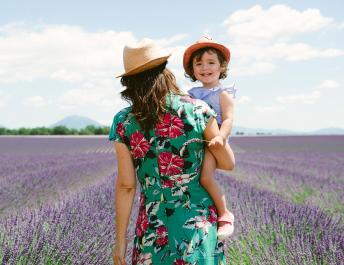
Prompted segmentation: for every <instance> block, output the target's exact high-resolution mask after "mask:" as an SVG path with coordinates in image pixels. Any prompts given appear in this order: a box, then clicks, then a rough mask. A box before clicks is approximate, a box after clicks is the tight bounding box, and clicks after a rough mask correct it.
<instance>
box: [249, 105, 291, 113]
mask: <svg viewBox="0 0 344 265" xmlns="http://www.w3.org/2000/svg"><path fill="white" fill-rule="evenodd" d="M255 110H256V111H259V112H265V113H274V112H278V111H282V110H285V107H284V106H256V107H255Z"/></svg>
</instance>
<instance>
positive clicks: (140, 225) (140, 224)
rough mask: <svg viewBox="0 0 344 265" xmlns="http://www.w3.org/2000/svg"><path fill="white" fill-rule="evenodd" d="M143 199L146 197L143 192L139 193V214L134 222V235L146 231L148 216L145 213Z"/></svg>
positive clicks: (140, 234) (139, 234)
mask: <svg viewBox="0 0 344 265" xmlns="http://www.w3.org/2000/svg"><path fill="white" fill-rule="evenodd" d="M145 200H146V198H145V195H144V193H141V196H140V210H139V216H138V217H137V222H136V235H137V236H142V235H143V234H144V232H146V231H147V228H148V217H147V213H146V207H145Z"/></svg>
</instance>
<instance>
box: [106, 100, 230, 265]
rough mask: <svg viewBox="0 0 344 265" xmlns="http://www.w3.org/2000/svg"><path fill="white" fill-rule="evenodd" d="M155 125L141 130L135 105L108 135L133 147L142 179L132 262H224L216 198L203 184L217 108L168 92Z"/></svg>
mask: <svg viewBox="0 0 344 265" xmlns="http://www.w3.org/2000/svg"><path fill="white" fill-rule="evenodd" d="M166 105H167V109H168V112H167V113H166V114H164V115H163V116H162V117H161V118H162V119H161V122H160V123H158V124H157V125H156V127H155V128H154V129H153V130H151V131H149V132H144V131H143V130H141V129H140V126H139V124H138V123H137V122H136V119H135V117H134V116H133V115H132V114H131V107H128V108H125V109H123V110H121V111H120V112H119V113H117V114H116V115H115V117H114V120H113V124H112V126H111V129H110V134H109V139H110V140H114V141H118V142H121V143H124V144H125V145H126V146H127V147H128V149H129V150H130V152H131V154H132V157H133V161H134V165H135V167H136V174H137V178H138V180H139V182H140V188H141V197H140V209H139V215H138V219H137V223H136V230H135V239H134V248H133V255H132V263H133V264H157V265H158V264H159V265H160V264H174V265H183V264H193V265H196V264H198V265H201V264H209V265H210V264H211V265H213V264H216V265H217V264H225V256H224V251H223V242H220V241H218V240H217V236H216V232H217V213H216V208H215V206H214V202H213V201H212V199H211V198H210V197H209V195H208V193H207V192H206V191H205V190H204V188H203V187H202V186H201V185H200V183H199V178H200V173H201V166H202V160H203V156H204V144H203V142H202V141H201V140H202V139H203V131H204V129H205V127H206V124H207V122H208V120H209V119H210V118H211V117H213V116H214V117H215V116H216V114H215V112H214V111H213V110H212V109H210V107H209V106H208V105H207V104H206V103H204V102H203V101H200V100H196V99H192V98H190V97H189V96H179V95H174V94H169V95H168V97H167V100H166Z"/></svg>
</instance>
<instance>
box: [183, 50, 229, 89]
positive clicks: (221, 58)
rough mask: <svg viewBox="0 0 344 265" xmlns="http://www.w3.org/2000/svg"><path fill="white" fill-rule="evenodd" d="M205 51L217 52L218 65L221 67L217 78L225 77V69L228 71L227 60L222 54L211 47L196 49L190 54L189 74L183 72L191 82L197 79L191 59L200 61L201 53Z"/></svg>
mask: <svg viewBox="0 0 344 265" xmlns="http://www.w3.org/2000/svg"><path fill="white" fill-rule="evenodd" d="M205 52H212V53H216V54H217V58H218V59H219V62H220V67H221V74H220V77H219V79H225V78H226V77H227V71H228V62H227V61H226V59H225V57H224V56H223V54H222V53H221V52H220V51H219V50H217V49H215V48H212V47H204V48H202V49H199V50H196V51H194V52H193V53H192V54H191V57H190V60H189V65H188V66H189V69H190V70H191V75H188V74H187V73H185V76H186V77H187V78H190V79H191V81H192V82H195V81H197V78H196V77H195V75H194V73H193V72H194V71H193V61H194V59H196V61H197V62H198V61H200V60H201V58H202V56H203V54H204V53H205Z"/></svg>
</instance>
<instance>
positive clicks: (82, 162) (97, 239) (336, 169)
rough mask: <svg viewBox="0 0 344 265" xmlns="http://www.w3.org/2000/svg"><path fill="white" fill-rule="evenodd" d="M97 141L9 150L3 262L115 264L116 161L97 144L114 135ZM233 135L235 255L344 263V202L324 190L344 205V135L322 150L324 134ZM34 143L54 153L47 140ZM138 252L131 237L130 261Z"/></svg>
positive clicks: (230, 187)
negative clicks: (23, 152) (34, 150)
mask: <svg viewBox="0 0 344 265" xmlns="http://www.w3.org/2000/svg"><path fill="white" fill-rule="evenodd" d="M285 139H286V138H284V139H283V138H281V140H285ZM328 139H329V138H323V139H322V140H328ZM343 139H344V138H341V139H340V140H343ZM2 140H3V139H1V138H0V146H1V141H2ZM298 140H299V139H297V140H295V141H298ZM7 141H8V139H7ZM55 141H57V140H56V139H55ZM88 141H89V142H90V145H89V147H87V144H85V146H83V148H82V149H78V148H77V147H78V140H77V139H74V145H75V146H77V147H75V148H74V149H70V150H71V151H70V152H69V151H68V152H67V153H62V151H63V150H64V149H61V148H60V149H61V150H62V151H61V152H60V153H58V154H47V155H44V156H43V155H42V156H40V155H34V156H32V155H20V154H8V155H2V156H1V158H0V172H1V174H0V188H1V189H0V203H1V206H0V207H1V209H2V213H0V262H1V263H2V264H111V258H110V254H111V247H112V244H113V242H114V236H115V235H114V223H113V220H114V216H113V204H114V203H113V184H114V180H115V175H114V174H113V172H114V171H115V164H114V162H115V161H114V157H113V154H112V153H111V152H90V151H92V150H108V149H107V148H108V147H109V144H108V143H107V142H106V140H105V139H88ZM232 141H233V146H234V149H235V150H236V151H237V154H236V157H237V169H236V170H235V171H234V172H232V173H231V174H230V175H229V176H228V175H224V174H218V176H217V177H218V179H219V181H220V182H221V183H222V186H223V187H225V190H226V193H227V196H228V198H229V200H230V205H231V208H232V211H233V212H234V213H235V216H236V231H235V233H234V235H233V237H232V238H231V239H230V240H229V242H227V243H228V244H227V254H228V262H229V264H341V262H342V261H343V260H344V253H343V249H344V237H343V234H344V228H343V221H342V219H341V218H342V217H343V211H342V208H340V207H339V206H338V207H332V208H331V207H330V206H331V205H332V204H331V203H330V202H331V201H330V200H329V199H328V201H327V202H325V203H323V204H321V203H320V202H321V201H322V200H321V199H320V200H317V199H316V198H318V197H319V198H322V197H321V196H323V197H324V198H326V196H327V194H328V193H330V192H332V194H334V195H331V196H332V197H331V196H330V197H328V198H332V199H333V200H332V202H333V205H343V203H342V202H343V189H342V186H341V185H343V175H342V172H343V170H341V167H342V166H341V165H343V162H344V161H343V160H344V156H343V154H344V152H341V150H338V146H340V145H341V143H342V142H339V141H338V142H337V144H336V145H335V144H333V146H334V147H335V150H330V149H329V147H328V145H327V148H328V149H326V150H324V148H323V147H322V146H321V150H322V152H321V150H320V148H318V149H317V148H316V147H317V143H319V139H318V138H313V139H312V138H306V140H304V141H303V142H304V143H306V144H304V147H303V148H301V147H300V144H299V143H297V148H298V150H297V151H295V152H293V151H292V149H291V150H286V149H290V148H291V144H290V143H293V139H288V141H289V142H288V145H286V148H285V149H284V150H283V148H282V147H280V146H279V148H276V146H275V145H276V144H271V142H270V146H269V141H267V138H262V137H258V138H255V139H253V138H246V139H245V138H233V140H232ZM262 141H267V142H266V143H265V144H264V145H262V144H261V142H262ZM273 141H276V138H273V140H272V142H273ZM307 141H308V142H307ZM331 141H337V139H335V140H333V139H332V140H331ZM57 142H58V141H57ZM248 142H250V144H249V145H248ZM280 142H281V141H276V143H278V144H280ZM65 143H66V142H65V141H64V140H63V139H60V142H59V146H60V147H61V146H63V144H65ZM321 143H322V144H323V143H324V141H321ZM30 144H32V142H30ZM68 144H70V142H69V143H68ZM7 146H9V144H8V142H7ZM34 146H36V148H37V149H39V148H41V149H42V153H43V152H44V148H43V147H42V145H40V142H39V139H36V143H35V145H34ZM309 146H311V148H312V150H311V152H310V150H309ZM264 148H265V149H264ZM269 148H270V149H269ZM65 150H66V149H65ZM285 150H286V151H285ZM12 151H13V150H12ZM343 151H344V150H343ZM309 189H310V190H311V191H309ZM25 192H26V193H25ZM22 193H24V194H25V195H22ZM295 194H298V196H296V195H295ZM16 198H19V199H16ZM25 198H26V201H27V202H25ZM300 198H301V199H300ZM135 207H137V201H136V206H135ZM325 212H326V213H325ZM135 218H136V214H134V215H133V216H132V219H131V226H130V227H131V230H130V234H131V236H132V235H133V232H134V231H133V230H134V229H133V228H134V226H133V224H134V222H135ZM130 252H131V247H130V245H129V251H128V261H129V256H130Z"/></svg>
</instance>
